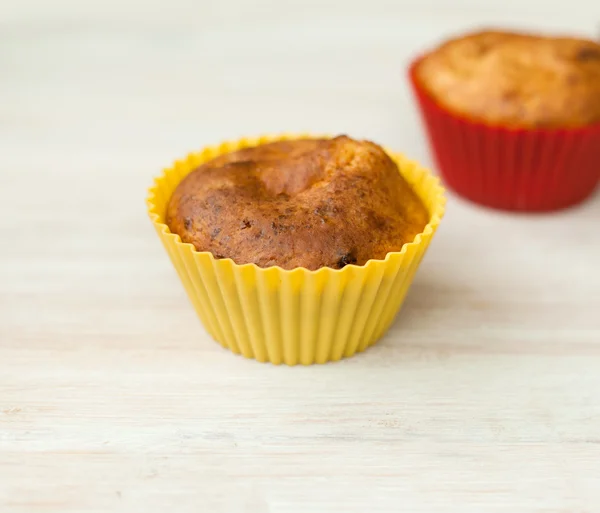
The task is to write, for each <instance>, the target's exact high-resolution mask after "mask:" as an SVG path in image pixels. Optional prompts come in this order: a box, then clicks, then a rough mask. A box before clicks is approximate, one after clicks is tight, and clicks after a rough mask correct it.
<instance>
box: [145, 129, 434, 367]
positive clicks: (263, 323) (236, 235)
mask: <svg viewBox="0 0 600 513" xmlns="http://www.w3.org/2000/svg"><path fill="white" fill-rule="evenodd" d="M148 211H149V215H150V218H151V220H152V222H153V224H154V226H155V228H156V231H157V233H158V235H159V236H160V238H161V241H162V242H163V245H164V246H165V249H166V250H167V252H168V254H169V256H170V258H171V261H172V262H173V264H174V266H175V269H176V271H177V273H178V275H179V277H180V279H181V281H182V283H183V285H184V287H185V289H186V291H187V294H188V296H189V298H190V300H191V301H192V303H193V305H194V308H195V310H196V312H197V314H198V316H199V317H200V320H201V321H202V323H203V325H204V326H205V328H206V330H207V331H208V333H209V334H210V335H211V336H212V337H213V338H214V339H215V340H217V341H218V342H219V343H221V345H223V346H224V347H226V348H228V349H230V350H231V351H233V352H235V353H240V354H242V355H244V356H246V357H249V358H255V359H257V360H259V361H263V362H264V361H269V362H272V363H276V364H277V363H286V364H289V365H294V364H297V363H302V364H311V363H324V362H327V361H335V360H339V359H340V358H342V357H347V356H351V355H353V354H354V353H356V352H358V351H362V350H364V349H365V348H367V347H368V346H370V345H372V344H373V343H375V342H376V341H377V340H378V339H379V338H380V337H381V336H382V335H383V334H384V333H385V332H386V331H387V329H388V328H389V326H390V324H391V323H392V321H393V319H394V318H395V316H396V314H397V312H398V311H399V309H400V307H401V305H402V303H403V300H404V297H405V295H406V293H407V291H408V288H409V286H410V283H411V282H412V279H413V277H414V274H415V272H416V269H417V267H418V265H419V263H420V261H421V259H422V257H423V255H424V254H425V251H426V249H427V247H428V245H429V243H430V241H431V238H432V237H433V235H434V233H435V231H436V229H437V226H438V224H439V222H440V220H441V217H442V215H443V212H444V197H443V189H442V188H441V187H440V185H439V182H438V181H437V179H436V178H434V177H432V176H431V175H430V174H429V173H428V172H427V171H426V170H424V169H422V168H421V167H420V166H418V165H417V164H416V163H414V162H411V161H409V160H407V159H406V158H405V157H403V156H401V155H397V154H390V153H388V152H385V151H384V150H382V149H381V148H380V147H378V146H377V145H375V144H373V143H370V142H358V141H354V140H352V139H350V138H347V137H337V138H334V139H329V138H314V139H313V138H309V137H307V136H297V137H294V136H286V135H283V136H279V137H261V138H255V139H242V140H240V141H236V142H230V143H229V142H228V143H223V144H221V145H219V146H214V147H208V148H206V149H204V150H203V151H201V152H200V153H195V154H192V155H190V156H188V157H187V159H185V160H182V161H178V162H176V164H175V165H174V166H173V167H171V168H168V169H166V170H165V171H164V172H163V174H162V176H160V177H159V178H157V179H156V180H155V183H154V185H153V186H152V187H151V189H150V191H149V197H148Z"/></svg>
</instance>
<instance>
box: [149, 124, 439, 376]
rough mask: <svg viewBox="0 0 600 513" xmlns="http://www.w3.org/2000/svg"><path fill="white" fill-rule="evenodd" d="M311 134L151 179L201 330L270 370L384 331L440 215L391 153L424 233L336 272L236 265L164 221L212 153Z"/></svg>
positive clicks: (328, 356)
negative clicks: (424, 220) (421, 210)
mask: <svg viewBox="0 0 600 513" xmlns="http://www.w3.org/2000/svg"><path fill="white" fill-rule="evenodd" d="M300 137H308V134H301V135H281V136H276V137H270V136H263V137H258V138H244V139H241V140H239V141H233V142H225V143H222V144H220V145H217V146H211V147H207V148H205V149H204V150H202V151H201V152H199V153H192V154H191V155H189V156H188V157H187V158H186V159H185V160H180V161H177V162H176V163H175V164H174V165H173V167H170V168H168V169H165V170H164V171H163V173H162V175H161V176H160V177H158V178H156V179H155V181H154V185H153V186H152V187H151V188H150V190H149V196H148V200H147V203H148V213H149V215H150V219H151V220H152V223H153V224H154V227H155V228H156V232H157V233H158V236H159V237H160V239H161V241H162V243H163V245H164V246H165V249H166V250H167V253H168V254H169V257H170V258H171V261H172V262H173V265H174V266H175V269H176V270H177V273H178V275H179V277H180V278H181V281H182V283H183V285H184V287H185V289H186V291H187V294H188V296H189V298H190V300H191V302H192V304H193V305H194V308H195V310H196V312H197V314H198V317H200V320H201V321H202V324H203V325H204V326H205V328H206V330H207V331H208V333H209V334H210V335H211V336H212V337H213V338H214V339H215V340H216V341H218V342H219V343H220V344H221V345H222V346H223V347H226V348H228V349H230V350H231V351H233V352H234V353H237V354H242V355H244V356H245V357H247V358H254V359H256V360H258V361H260V362H271V363H275V364H280V363H286V364H288V365H296V364H298V363H301V364H304V365H308V364H312V363H325V362H328V361H336V360H339V359H341V358H344V357H349V356H352V355H353V354H355V353H357V352H360V351H363V350H365V349H366V348H367V347H369V346H370V345H372V344H374V343H375V342H377V340H378V339H379V338H380V337H381V336H382V335H383V334H384V333H385V332H386V331H387V329H388V328H389V326H390V325H391V323H392V322H393V320H394V318H395V316H396V314H397V313H398V311H399V310H400V307H401V306H402V303H403V301H404V298H405V296H406V293H407V292H408V289H409V287H410V284H411V282H412V280H413V277H414V275H415V272H416V270H417V267H418V266H419V263H420V262H421V259H422V258H423V255H424V254H425V251H426V250H427V247H428V246H429V243H430V242H431V239H432V237H433V235H434V233H435V231H436V229H437V227H438V225H439V223H440V221H441V218H442V216H443V214H444V205H445V198H444V189H443V188H442V187H441V186H440V184H439V181H438V179H437V178H434V177H433V176H431V175H430V174H429V173H428V171H426V170H425V169H423V168H421V167H420V166H419V165H418V164H416V163H414V162H411V161H410V160H408V159H406V158H405V157H404V156H402V155H399V154H395V153H392V152H389V151H388V154H389V155H390V156H391V157H392V159H394V161H395V162H396V163H397V164H398V167H399V168H400V171H401V173H402V175H403V176H404V177H405V179H406V180H407V181H408V182H409V183H410V184H411V185H412V187H413V188H414V190H415V192H416V193H417V194H418V195H419V197H420V198H421V199H422V201H423V203H424V204H425V206H426V207H427V209H428V211H429V214H430V220H429V223H428V224H427V226H426V227H425V229H424V230H423V232H422V233H421V234H419V235H417V236H416V237H415V239H414V241H413V242H411V243H408V244H405V245H404V246H403V248H402V250H401V251H399V252H393V253H389V254H388V255H387V257H386V258H385V260H369V261H368V262H367V263H366V264H365V265H363V266H356V265H347V266H346V267H344V268H343V269H337V270H336V269H331V268H328V267H324V268H322V269H319V270H317V271H309V270H307V269H304V268H298V269H294V270H291V271H289V270H284V269H281V268H280V267H269V268H260V267H258V266H256V265H254V264H244V265H238V264H236V263H235V262H233V261H232V260H231V259H216V258H214V257H213V255H212V254H211V253H209V252H199V251H197V250H196V249H195V248H194V246H193V245H192V244H184V243H182V242H181V239H180V237H179V236H178V235H176V234H173V233H171V231H170V230H169V228H168V226H167V225H166V224H165V212H166V208H167V204H168V201H169V199H170V197H171V195H172V193H173V191H174V190H175V188H176V187H177V185H178V184H179V183H180V182H181V180H182V179H183V178H184V177H185V176H186V175H187V174H188V173H190V172H191V171H193V170H194V169H195V168H196V167H198V166H199V165H200V164H202V163H203V162H206V161H207V160H210V159H212V158H213V157H216V156H217V155H220V154H223V153H226V152H230V151H235V150H238V149H241V148H245V147H248V146H256V145H257V144H262V143H266V142H271V141H276V140H283V139H296V138H300Z"/></svg>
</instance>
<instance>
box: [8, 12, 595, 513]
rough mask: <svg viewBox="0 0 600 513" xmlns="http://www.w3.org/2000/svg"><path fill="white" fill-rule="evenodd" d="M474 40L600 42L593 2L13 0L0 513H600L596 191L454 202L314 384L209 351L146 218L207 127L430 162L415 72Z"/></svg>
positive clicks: (207, 135)
mask: <svg viewBox="0 0 600 513" xmlns="http://www.w3.org/2000/svg"><path fill="white" fill-rule="evenodd" d="M486 25H488V26H489V25H495V26H498V25H504V26H510V27H520V28H533V29H544V30H555V31H559V32H578V33H581V34H584V35H588V36H591V37H599V36H600V4H598V3H597V2H594V1H592V0H589V1H583V0H578V1H570V2H547V1H542V0H536V1H533V0H528V1H521V2H515V1H506V2H500V1H492V2H490V1H487V2H484V1H476V0H454V1H452V2H450V1H448V2H442V1H441V0H438V1H433V0H425V1H420V2H400V1H388V2H384V1H382V0H371V1H369V2H358V1H345V2H335V3H334V2H316V1H314V2H313V1H305V2H295V3H291V2H282V1H277V0H257V1H253V2H242V1H241V0H238V1H232V0H228V1H222V2H217V1H214V2H203V1H194V2H193V1H183V0H172V1H170V2H161V3H159V2H151V1H147V2H132V1H120V2H118V1H115V0H104V1H102V2H82V1H75V0H70V1H66V0H58V1H53V2H50V1H49V2H44V1H42V0H38V1H34V0H28V1H22V2H16V1H9V2H6V0H4V1H3V2H2V5H1V7H0V248H1V251H0V511H2V513H5V512H6V513H35V512H38V511H39V512H53V513H54V512H56V513H59V512H60V513H66V512H105V511H123V512H132V511H140V512H141V511H143V512H148V513H154V512H160V513H163V512H164V511H169V510H172V511H178V512H179V511H184V512H197V511H207V512H208V511H210V512H220V511H223V512H230V511H244V512H252V513H254V512H272V513H287V512H298V513H300V512H302V513H304V512H333V511H342V512H345V513H350V512H364V511H381V512H383V511H385V512H388V511H419V512H427V513H430V512H434V513H435V512H457V511H461V512H463V511H464V512H478V513H479V512H483V511H485V512H496V511H498V512H500V511H502V512H505V511H506V512H509V511H510V512H511V513H514V512H521V511H523V512H533V511H544V512H557V513H558V512H567V511H569V512H596V511H598V510H600V492H599V490H600V438H599V437H600V316H599V315H598V312H599V311H600V273H599V271H598V262H599V261H600V241H599V239H600V237H599V231H600V230H599V229H598V219H599V218H600V200H599V198H598V195H596V197H595V198H593V199H592V200H590V201H589V202H587V203H586V204H585V205H583V206H582V207H580V208H576V209H572V210H570V211H567V212H561V213H558V214H554V215H543V216H516V215H509V214H503V213H497V212H492V211H488V210H485V209H481V208H477V207H474V206H472V205H470V204H468V203H465V202H463V201H461V200H459V199H457V198H455V197H454V196H450V200H449V204H448V213H447V216H446V218H445V219H444V222H443V223H442V226H441V229H440V232H439V234H438V236H437V237H436V239H435V241H434V243H433V245H432V247H431V249H430V252H429V254H428V256H427V258H426V259H425V261H424V263H423V265H422V268H421V269H420V271H419V274H418V276H417V279H416V282H415V284H414V286H413V289H412V290H411V293H410V295H409V297H408V299H407V303H406V306H405V308H404V309H403V311H402V313H401V315H400V317H399V319H398V322H397V323H396V324H395V325H394V326H393V328H392V329H391V331H390V333H389V335H388V336H387V337H386V338H385V339H384V340H382V341H381V342H380V344H379V345H377V346H376V347H374V348H372V349H370V350H369V351H367V352H366V353H364V354H362V355H358V356H357V357H355V358H353V359H350V360H347V361H344V362H341V363H339V364H335V365H328V366H320V367H319V366H315V367H310V368H285V367H273V366H268V365H260V364H257V363H255V362H252V361H247V360H244V359H242V358H240V357H236V356H234V355H231V354H229V353H226V352H225V351H223V350H222V349H221V348H220V347H219V346H217V345H216V344H214V343H213V342H211V341H210V340H209V339H208V338H207V336H206V335H205V334H204V331H203V330H202V328H201V327H200V325H199V323H198V321H197V320H196V318H195V316H194V313H193V311H192V308H191V306H190V305H189V304H188V301H187V299H186V298H185V296H184V293H183V290H182V287H181V286H180V285H179V283H178V282H177V279H176V277H175V274H174V272H173V271H172V269H171V267H170V263H169V262H168V259H167V257H166V255H165V254H164V251H163V250H162V248H161V247H160V245H159V242H158V240H157V238H156V236H155V235H154V233H153V231H152V228H151V226H150V223H149V221H148V220H147V218H146V213H145V207H144V197H145V190H146V188H147V187H148V186H149V184H150V182H151V178H152V176H153V175H155V174H157V173H158V172H159V170H160V168H161V167H162V166H164V165H167V164H169V163H170V162H171V161H172V160H173V159H175V158H177V157H180V156H183V155H184V154H185V153H186V152H188V151H191V150H195V149H198V148H200V147H201V146H202V145H204V144H208V143H214V142H218V141H219V140H221V139H223V138H236V137H238V136H242V135H253V134H258V133H263V132H279V131H284V130H285V131H305V130H308V131H314V132H332V133H337V132H344V133H348V134H350V135H352V136H355V137H368V138H371V139H373V140H375V141H377V142H379V143H382V144H385V145H388V146H390V147H393V148H394V149H397V150H399V151H403V152H405V153H406V154H408V155H410V156H411V157H413V158H416V159H419V160H421V161H422V162H424V163H426V164H428V165H431V164H432V162H431V159H430V156H429V153H428V151H427V148H426V145H425V142H424V137H423V133H422V128H421V125H420V123H419V119H418V115H417V111H416V109H415V107H414V104H413V101H412V98H411V96H410V93H409V90H408V88H407V85H406V81H405V78H404V73H405V68H406V65H407V64H408V62H409V60H410V58H411V57H412V56H414V55H416V54H418V53H419V52H420V51H422V50H423V49H425V48H427V47H428V46H430V45H431V44H433V43H435V42H436V41H437V40H438V39H439V38H441V37H444V36H446V35H450V34H453V33H457V32H460V31H462V30H465V29H468V28H477V27H479V26H486Z"/></svg>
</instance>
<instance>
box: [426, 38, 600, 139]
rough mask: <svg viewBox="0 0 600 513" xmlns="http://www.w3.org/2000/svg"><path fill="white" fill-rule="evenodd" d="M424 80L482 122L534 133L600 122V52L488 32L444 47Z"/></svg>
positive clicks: (449, 104)
mask: <svg viewBox="0 0 600 513" xmlns="http://www.w3.org/2000/svg"><path fill="white" fill-rule="evenodd" d="M415 74H416V80H417V81H418V83H419V84H420V85H421V86H422V87H424V88H425V90H426V91H427V92H428V93H429V94H430V95H431V96H433V97H434V98H435V99H436V100H437V102H438V103H440V104H441V105H443V106H445V107H446V108H448V109H450V110H452V111H454V112H456V113H459V114H462V115H465V116H466V117H468V118H471V119H474V120H480V121H485V122H488V123H492V124H499V125H508V126H516V127H528V128H536V127H539V128H560V127H565V128H568V127H579V126H585V125H590V124H594V123H596V122H600V44H598V43H596V42H593V41H588V40H585V39H576V38H569V37H547V36H542V35H532V34H522V33H514V32H501V31H483V32H477V33H474V34H469V35H465V36H463V37H459V38H456V39H452V40H449V41H447V42H445V43H443V44H442V45H441V46H439V47H438V48H436V49H435V50H433V51H431V52H430V53H428V54H427V55H426V56H425V57H424V58H423V59H422V60H421V61H420V62H419V63H418V64H417V66H416V69H415Z"/></svg>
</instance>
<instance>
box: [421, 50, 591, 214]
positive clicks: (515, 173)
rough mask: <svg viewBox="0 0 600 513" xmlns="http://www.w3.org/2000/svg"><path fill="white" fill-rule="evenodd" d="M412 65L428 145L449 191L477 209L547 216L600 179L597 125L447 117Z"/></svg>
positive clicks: (573, 201)
mask: <svg viewBox="0 0 600 513" xmlns="http://www.w3.org/2000/svg"><path fill="white" fill-rule="evenodd" d="M418 62H419V60H416V61H415V62H413V64H412V65H411V67H410V72H409V75H410V81H411V84H412V87H413V90H414V93H415V96H416V98H417V100H418V103H419V107H420V110H421V116H422V118H423V121H424V125H425V128H426V131H427V135H428V139H429V144H430V146H431V149H432V152H433V154H434V157H435V159H436V161H437V165H438V168H439V170H440V173H441V174H442V176H443V178H444V180H445V181H446V183H447V185H448V186H449V187H450V188H451V189H453V190H454V191H455V192H456V193H457V194H459V195H461V196H463V197H465V198H467V199H469V200H471V201H474V202H476V203H479V204H482V205H485V206H488V207H493V208H498V209H504V210H519V211H529V212H533V211H548V210H557V209H560V208H565V207H569V206H572V205H575V204H577V203H580V202H581V201H583V200H584V199H585V198H587V197H588V196H590V195H591V194H592V192H593V191H594V189H595V188H596V185H597V184H598V181H600V123H599V124H594V125H590V126H587V127H581V128H573V129H523V128H509V127H503V126H493V125H488V124H486V123H483V122H477V121H472V120H469V119H468V118H465V117H462V116H460V115H458V114H455V113H452V112H450V111H448V110H447V109H445V108H444V107H442V106H441V105H440V104H439V103H438V102H437V101H435V100H434V99H433V98H432V97H431V96H430V95H429V94H428V93H427V92H426V91H425V90H424V88H423V87H421V85H420V84H419V82H418V80H417V78H416V74H415V69H416V66H417V64H418Z"/></svg>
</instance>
